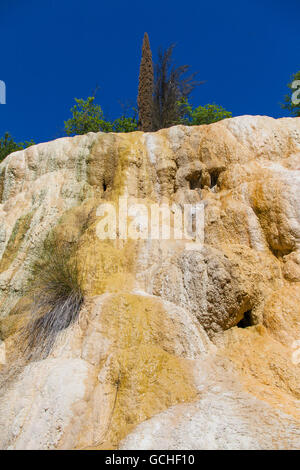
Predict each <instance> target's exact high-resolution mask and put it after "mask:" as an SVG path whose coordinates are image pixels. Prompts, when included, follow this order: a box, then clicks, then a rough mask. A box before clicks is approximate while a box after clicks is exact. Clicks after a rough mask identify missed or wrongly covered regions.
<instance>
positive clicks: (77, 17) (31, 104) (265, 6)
mask: <svg viewBox="0 0 300 470" xmlns="http://www.w3.org/2000/svg"><path fill="white" fill-rule="evenodd" d="M299 20H300V1H299V0H242V1H241V0H226V1H218V0H215V1H207V0H205V1H202V0H189V1H186V2H183V1H180V2H179V1H177V0H152V1H151V2H149V1H143V0H139V1H135V0H134V1H132V0H127V1H125V0H123V1H119V0H114V1H103V0H85V1H78V0H42V1H41V0H39V1H37V0H0V41H1V42H0V44H1V65H0V80H4V81H5V83H6V87H7V104H6V105H0V136H1V135H3V133H4V132H5V131H9V132H10V133H11V134H12V135H13V136H14V138H15V140H17V141H22V140H29V139H31V138H32V139H34V140H35V141H36V142H43V141H47V140H51V139H53V138H56V137H60V136H61V135H62V132H63V123H64V120H66V119H68V117H69V116H70V113H69V110H70V108H71V107H72V105H73V99H74V97H77V98H80V97H84V98H86V97H87V96H89V95H90V94H91V93H92V91H93V90H94V88H95V86H96V85H97V84H98V85H99V87H100V89H99V91H98V93H97V102H98V103H99V104H101V106H102V107H103V109H104V112H105V113H106V115H108V117H110V118H115V117H117V116H118V115H119V114H120V113H121V108H120V106H119V101H123V102H124V101H127V100H129V101H130V100H131V101H133V102H134V101H135V100H136V95H137V86H138V72H139V62H140V53H141V43H142V38H143V34H144V32H145V31H147V32H148V34H149V37H150V43H151V48H152V52H153V56H154V59H155V56H156V51H157V48H158V46H159V45H162V46H163V47H166V46H168V45H169V44H171V43H173V42H175V43H176V44H177V46H176V48H175V51H174V57H175V59H176V63H177V64H178V65H182V64H189V65H191V67H192V70H193V71H199V79H201V80H206V83H205V84H204V85H202V86H200V87H199V88H198V89H197V90H196V91H195V92H194V94H193V99H192V102H193V103H194V104H195V105H199V104H202V105H204V104H206V103H211V102H215V103H217V104H220V105H222V106H223V107H225V108H226V109H228V110H230V111H232V112H233V115H235V116H237V115H241V114H262V115H269V116H274V117H281V116H285V115H287V113H286V112H284V111H283V110H282V109H281V108H280V105H279V103H280V102H281V101H282V97H283V95H284V94H285V92H286V83H287V82H288V81H289V78H290V76H291V74H292V73H294V72H296V71H298V70H299V69H300V27H299Z"/></svg>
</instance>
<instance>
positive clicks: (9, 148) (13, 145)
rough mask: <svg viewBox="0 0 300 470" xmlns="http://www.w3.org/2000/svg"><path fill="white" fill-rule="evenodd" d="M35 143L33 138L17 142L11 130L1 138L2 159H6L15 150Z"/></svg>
mask: <svg viewBox="0 0 300 470" xmlns="http://www.w3.org/2000/svg"><path fill="white" fill-rule="evenodd" d="M31 145H34V142H33V140H31V141H30V142H27V141H26V142H19V143H17V142H15V141H14V139H13V138H12V136H11V135H10V133H9V132H5V134H4V136H3V137H1V139H0V161H2V160H4V158H5V157H7V155H10V154H11V153H13V152H17V151H18V150H23V149H24V148H27V147H30V146H31Z"/></svg>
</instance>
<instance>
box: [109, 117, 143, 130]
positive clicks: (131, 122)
mask: <svg viewBox="0 0 300 470" xmlns="http://www.w3.org/2000/svg"><path fill="white" fill-rule="evenodd" d="M137 128H138V123H137V120H136V118H135V117H128V116H127V117H126V116H121V117H120V118H117V119H116V120H115V121H114V122H113V131H114V132H134V131H137Z"/></svg>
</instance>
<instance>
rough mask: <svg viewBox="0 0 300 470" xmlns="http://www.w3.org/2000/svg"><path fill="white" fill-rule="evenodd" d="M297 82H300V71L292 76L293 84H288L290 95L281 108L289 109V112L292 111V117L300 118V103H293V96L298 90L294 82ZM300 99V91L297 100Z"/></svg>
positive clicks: (285, 98) (286, 97)
mask: <svg viewBox="0 0 300 470" xmlns="http://www.w3.org/2000/svg"><path fill="white" fill-rule="evenodd" d="M296 80H299V81H300V70H299V72H297V73H295V74H294V75H293V76H292V78H291V82H290V83H288V85H287V86H288V88H289V89H290V94H288V95H285V97H284V103H283V104H282V105H281V107H282V108H283V109H287V110H288V111H290V113H291V115H292V116H295V117H300V103H298V104H296V103H293V102H292V94H293V93H294V92H295V91H296V89H295V88H293V82H295V81H296ZM298 88H299V87H298ZM299 97H300V91H299V93H297V98H299Z"/></svg>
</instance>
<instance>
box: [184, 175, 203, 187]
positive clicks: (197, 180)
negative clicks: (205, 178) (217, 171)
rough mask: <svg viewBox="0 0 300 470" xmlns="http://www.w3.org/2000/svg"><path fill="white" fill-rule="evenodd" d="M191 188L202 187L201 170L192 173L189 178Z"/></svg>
mask: <svg viewBox="0 0 300 470" xmlns="http://www.w3.org/2000/svg"><path fill="white" fill-rule="evenodd" d="M187 180H188V182H189V187H190V189H201V172H199V171H197V172H195V173H192V174H191V175H189V177H188V178H187Z"/></svg>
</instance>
